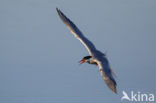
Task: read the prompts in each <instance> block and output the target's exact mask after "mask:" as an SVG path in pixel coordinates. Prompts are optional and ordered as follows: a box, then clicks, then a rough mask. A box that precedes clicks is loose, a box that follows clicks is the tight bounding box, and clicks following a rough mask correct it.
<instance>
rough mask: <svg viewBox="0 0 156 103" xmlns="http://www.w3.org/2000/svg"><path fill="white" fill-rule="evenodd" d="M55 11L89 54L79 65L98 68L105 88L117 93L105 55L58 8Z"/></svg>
mask: <svg viewBox="0 0 156 103" xmlns="http://www.w3.org/2000/svg"><path fill="white" fill-rule="evenodd" d="M56 11H57V13H58V15H59V17H60V18H61V20H62V21H63V23H64V24H65V25H66V26H67V27H68V29H69V30H70V31H71V32H72V34H74V36H75V38H77V39H78V40H80V42H81V43H82V44H83V45H84V46H85V47H86V49H87V50H88V52H89V56H85V57H84V58H83V59H82V60H81V61H80V64H83V63H89V64H93V65H97V66H99V72H100V73H101V75H102V77H103V79H104V81H105V82H106V84H107V86H108V87H109V88H110V89H111V90H112V91H113V92H114V93H117V90H116V86H117V84H116V81H115V79H114V77H113V71H112V69H111V67H110V65H109V62H108V59H107V57H106V55H105V53H102V52H100V51H99V50H97V49H96V48H95V46H94V44H93V43H92V42H91V41H90V40H88V39H87V38H86V37H85V36H84V35H83V33H82V32H81V31H80V30H79V29H78V27H77V26H76V25H75V24H74V23H73V22H72V21H71V20H70V19H69V18H67V17H66V16H65V14H63V12H61V10H59V9H58V8H56Z"/></svg>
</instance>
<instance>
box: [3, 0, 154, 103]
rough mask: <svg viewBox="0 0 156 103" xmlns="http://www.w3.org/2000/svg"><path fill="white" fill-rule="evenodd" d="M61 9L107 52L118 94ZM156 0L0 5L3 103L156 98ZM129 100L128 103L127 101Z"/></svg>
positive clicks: (33, 0)
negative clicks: (137, 95)
mask: <svg viewBox="0 0 156 103" xmlns="http://www.w3.org/2000/svg"><path fill="white" fill-rule="evenodd" d="M56 7H58V8H60V9H61V10H62V11H63V12H64V13H65V14H66V15H67V16H68V17H69V18H70V19H71V20H72V21H73V22H74V23H75V24H76V25H77V26H78V27H79V29H80V30H81V31H82V32H83V34H84V35H85V36H86V37H88V39H90V40H91V41H92V42H93V43H94V45H95V46H96V47H97V48H98V49H99V50H100V51H102V52H106V53H107V57H108V59H109V61H110V65H111V67H112V69H113V70H114V72H115V74H116V76H117V77H116V81H117V84H118V86H117V89H118V95H115V94H114V93H113V92H112V91H110V90H109V89H108V87H107V86H106V85H105V83H104V80H103V79H102V77H101V76H100V73H99V72H98V67H96V66H92V65H88V64H84V65H81V66H80V65H79V63H78V61H79V60H80V59H82V58H83V57H84V56H86V55H88V52H87V50H86V49H85V48H84V46H83V45H82V44H81V43H80V42H79V41H78V40H76V39H75V38H74V36H73V35H72V34H71V33H70V32H69V30H68V29H67V28H66V27H65V25H64V24H63V23H62V21H61V20H60V18H59V17H58V15H57V13H56V10H55V9H56ZM155 11H156V1H155V0H94V1H90V0H77V1H73V0H1V1H0V15H1V16H0V22H1V23H0V49H1V50H0V57H1V58H0V81H1V85H0V102H1V103H61V102H63V103H73V102H74V103H95V102H102V103H103V102H107V103H114V102H116V103H120V102H121V100H120V98H121V96H122V91H123V90H124V91H127V92H130V91H132V90H133V91H135V92H137V91H140V92H141V93H153V94H156V88H155V87H156V82H155V78H156V75H155V73H156V65H155V64H156V54H155V53H156V46H155V44H156V35H155V34H156V29H155V28H156V13H155ZM128 103H129V102H128Z"/></svg>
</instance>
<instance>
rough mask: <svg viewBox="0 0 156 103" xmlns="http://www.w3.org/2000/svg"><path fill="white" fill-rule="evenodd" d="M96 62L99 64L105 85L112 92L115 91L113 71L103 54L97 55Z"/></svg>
mask: <svg viewBox="0 0 156 103" xmlns="http://www.w3.org/2000/svg"><path fill="white" fill-rule="evenodd" d="M97 63H98V66H99V71H100V73H101V76H102V77H103V79H104V80H105V82H106V84H107V86H108V87H109V88H110V89H111V90H112V91H113V92H114V93H117V90H116V85H117V84H116V81H115V79H114V78H113V74H112V73H113V72H112V70H111V68H110V66H109V62H108V60H107V58H106V57H105V56H100V57H97Z"/></svg>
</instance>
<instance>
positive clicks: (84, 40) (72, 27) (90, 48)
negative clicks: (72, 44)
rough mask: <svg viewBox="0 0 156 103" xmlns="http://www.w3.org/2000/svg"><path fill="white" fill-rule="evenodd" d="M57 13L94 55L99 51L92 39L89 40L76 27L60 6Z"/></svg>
mask: <svg viewBox="0 0 156 103" xmlns="http://www.w3.org/2000/svg"><path fill="white" fill-rule="evenodd" d="M56 10H57V13H58V15H59V17H60V18H61V20H62V21H63V22H64V24H65V25H66V26H67V27H68V29H69V30H70V31H71V32H72V33H73V34H74V36H75V37H76V38H77V39H78V40H80V42H81V43H82V44H83V45H84V46H85V47H86V48H87V50H88V52H89V54H90V55H91V56H92V55H94V52H95V51H97V50H96V48H95V46H94V45H93V43H92V42H91V41H89V40H88V39H87V38H86V37H85V36H84V35H83V34H82V32H81V31H80V30H79V29H78V28H77V27H76V25H75V24H74V23H73V22H72V21H71V20H70V19H69V18H67V17H66V16H65V15H64V14H63V13H62V12H61V11H60V10H59V9H58V8H56Z"/></svg>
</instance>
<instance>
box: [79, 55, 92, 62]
mask: <svg viewBox="0 0 156 103" xmlns="http://www.w3.org/2000/svg"><path fill="white" fill-rule="evenodd" d="M90 58H91V56H85V57H83V59H82V60H80V64H83V63H85V62H87V61H89V59H90Z"/></svg>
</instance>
